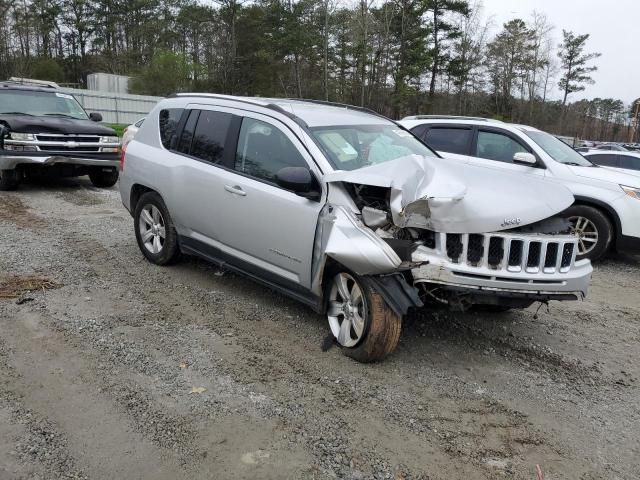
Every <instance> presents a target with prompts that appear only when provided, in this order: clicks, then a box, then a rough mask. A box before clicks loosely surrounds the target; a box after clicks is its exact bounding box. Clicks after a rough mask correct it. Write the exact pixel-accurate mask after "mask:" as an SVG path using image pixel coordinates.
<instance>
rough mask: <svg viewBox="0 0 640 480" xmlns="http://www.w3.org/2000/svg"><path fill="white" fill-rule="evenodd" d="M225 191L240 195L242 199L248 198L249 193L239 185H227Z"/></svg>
mask: <svg viewBox="0 0 640 480" xmlns="http://www.w3.org/2000/svg"><path fill="white" fill-rule="evenodd" d="M224 189H225V190H226V191H227V192H229V193H233V194H234V195H240V196H241V197H246V196H247V192H245V191H244V190H242V187H239V186H238V185H225V186H224Z"/></svg>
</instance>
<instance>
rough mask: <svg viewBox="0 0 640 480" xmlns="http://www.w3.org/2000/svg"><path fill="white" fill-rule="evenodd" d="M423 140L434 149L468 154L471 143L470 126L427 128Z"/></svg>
mask: <svg viewBox="0 0 640 480" xmlns="http://www.w3.org/2000/svg"><path fill="white" fill-rule="evenodd" d="M424 141H425V142H426V143H427V145H429V146H430V147H431V148H433V149H434V150H436V151H443V152H448V153H458V154H460V155H468V152H469V144H470V143H471V129H470V128H440V127H434V128H430V129H429V130H427V133H426V134H425V136H424Z"/></svg>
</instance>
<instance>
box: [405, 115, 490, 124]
mask: <svg viewBox="0 0 640 480" xmlns="http://www.w3.org/2000/svg"><path fill="white" fill-rule="evenodd" d="M403 120H475V121H478V122H499V123H502V122H501V121H500V120H494V119H492V118H484V117H465V116H462V115H411V116H409V117H404V118H403Z"/></svg>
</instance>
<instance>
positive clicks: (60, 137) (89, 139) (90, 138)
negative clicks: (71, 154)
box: [36, 133, 100, 143]
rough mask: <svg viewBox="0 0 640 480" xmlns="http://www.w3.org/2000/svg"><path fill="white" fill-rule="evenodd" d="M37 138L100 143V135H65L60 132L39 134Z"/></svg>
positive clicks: (50, 140) (43, 140) (40, 140)
mask: <svg viewBox="0 0 640 480" xmlns="http://www.w3.org/2000/svg"><path fill="white" fill-rule="evenodd" d="M36 140H38V141H39V142H76V143H99V142H100V137H99V136H98V135H65V134H58V133H48V134H42V133H41V134H38V135H36Z"/></svg>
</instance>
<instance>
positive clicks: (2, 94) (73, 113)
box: [0, 90, 89, 120]
mask: <svg viewBox="0 0 640 480" xmlns="http://www.w3.org/2000/svg"><path fill="white" fill-rule="evenodd" d="M3 113H11V114H14V115H19V114H22V115H33V116H36V117H41V116H61V117H72V118H77V119H79V120H87V119H88V118H89V117H88V116H87V113H86V112H85V111H84V110H83V109H82V107H81V106H80V104H79V103H78V102H77V101H76V99H75V98H73V96H71V95H69V94H66V93H61V92H39V91H32V90H4V91H0V114H3Z"/></svg>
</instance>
